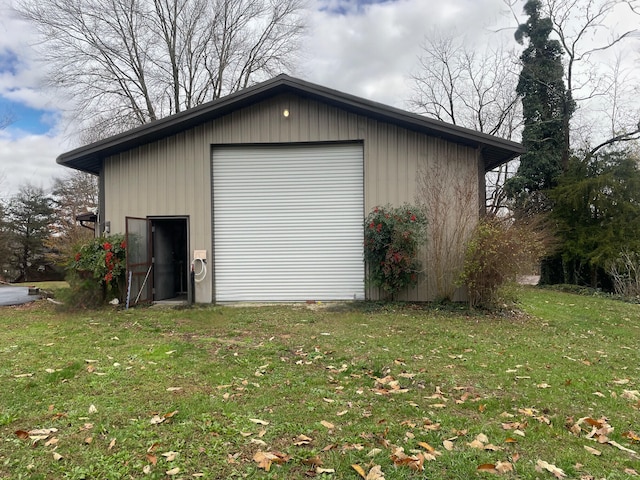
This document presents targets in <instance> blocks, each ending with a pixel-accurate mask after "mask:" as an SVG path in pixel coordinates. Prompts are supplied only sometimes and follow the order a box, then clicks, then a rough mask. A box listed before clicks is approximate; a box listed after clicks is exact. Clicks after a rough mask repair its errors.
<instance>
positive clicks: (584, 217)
mask: <svg viewBox="0 0 640 480" xmlns="http://www.w3.org/2000/svg"><path fill="white" fill-rule="evenodd" d="M550 197H551V199H552V200H553V203H554V208H553V213H552V217H553V218H554V219H555V220H556V222H557V224H558V227H559V228H558V235H559V240H560V242H561V247H560V251H559V256H560V257H561V260H562V267H563V268H562V270H563V271H562V276H563V277H564V278H553V279H550V280H553V281H555V282H563V283H575V284H583V285H590V286H592V287H602V286H604V287H607V285H606V283H607V281H608V280H607V279H606V278H605V277H604V276H603V275H602V273H603V272H604V270H605V269H606V267H607V265H608V264H609V262H611V261H613V260H615V259H616V258H618V257H619V255H620V254H621V253H622V252H623V251H625V250H628V251H633V252H640V169H639V168H638V159H637V158H636V157H634V156H633V155H632V154H631V153H630V152H628V151H625V150H610V151H605V152H601V153H600V154H599V155H586V156H584V157H583V158H581V159H577V158H574V159H572V161H571V163H570V166H569V168H568V170H567V171H566V172H565V173H564V174H563V175H562V176H561V177H560V179H559V183H558V186H557V187H556V188H554V189H553V190H552V191H551V192H550ZM603 281H604V284H603V283H602V282H603Z"/></svg>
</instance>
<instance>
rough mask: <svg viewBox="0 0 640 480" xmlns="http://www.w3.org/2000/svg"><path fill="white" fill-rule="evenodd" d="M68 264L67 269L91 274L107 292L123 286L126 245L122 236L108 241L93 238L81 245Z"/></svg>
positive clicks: (116, 236)
mask: <svg viewBox="0 0 640 480" xmlns="http://www.w3.org/2000/svg"><path fill="white" fill-rule="evenodd" d="M73 258H74V259H73V261H72V262H71V263H70V264H69V268H70V269H71V270H74V271H76V272H78V273H80V274H81V276H82V275H84V274H88V273H90V274H91V277H93V278H94V279H95V280H97V281H98V283H99V284H101V285H104V287H105V288H106V290H107V291H111V290H116V292H115V293H116V294H117V290H118V287H119V285H124V275H125V270H126V243H125V240H124V237H123V236H122V235H112V236H110V237H109V238H108V239H106V238H95V239H93V240H91V241H90V242H88V243H86V244H84V245H81V246H80V247H79V248H78V250H77V252H76V254H75V255H74V257H73Z"/></svg>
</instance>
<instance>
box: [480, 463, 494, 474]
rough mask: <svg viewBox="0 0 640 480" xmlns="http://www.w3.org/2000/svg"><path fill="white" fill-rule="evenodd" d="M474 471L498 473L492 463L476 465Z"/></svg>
mask: <svg viewBox="0 0 640 480" xmlns="http://www.w3.org/2000/svg"><path fill="white" fill-rule="evenodd" d="M476 470H477V471H479V472H485V473H498V471H497V470H496V466H495V465H494V464H493V463H483V464H482V465H478V468H476Z"/></svg>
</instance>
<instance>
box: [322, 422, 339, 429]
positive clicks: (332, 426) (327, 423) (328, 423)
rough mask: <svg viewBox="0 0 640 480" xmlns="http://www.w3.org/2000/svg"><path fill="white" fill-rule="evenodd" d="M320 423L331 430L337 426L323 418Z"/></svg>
mask: <svg viewBox="0 0 640 480" xmlns="http://www.w3.org/2000/svg"><path fill="white" fill-rule="evenodd" d="M320 424H321V425H322V426H323V427H325V428H327V429H329V430H333V429H334V428H336V426H335V425H334V424H333V423H331V422H327V421H326V420H322V421H321V422H320Z"/></svg>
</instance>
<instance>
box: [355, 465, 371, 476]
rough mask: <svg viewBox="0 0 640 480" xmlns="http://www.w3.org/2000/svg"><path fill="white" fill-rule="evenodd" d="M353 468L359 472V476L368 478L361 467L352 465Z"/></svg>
mask: <svg viewBox="0 0 640 480" xmlns="http://www.w3.org/2000/svg"><path fill="white" fill-rule="evenodd" d="M351 468H353V469H354V470H355V471H356V472H358V475H360V476H361V477H362V478H367V474H366V473H365V471H364V469H363V468H362V467H361V466H360V465H351Z"/></svg>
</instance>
